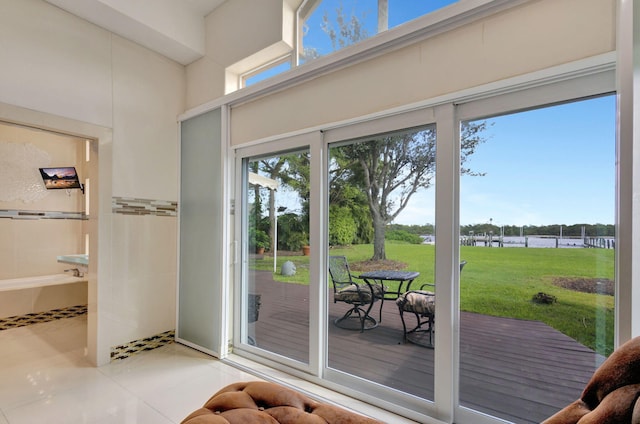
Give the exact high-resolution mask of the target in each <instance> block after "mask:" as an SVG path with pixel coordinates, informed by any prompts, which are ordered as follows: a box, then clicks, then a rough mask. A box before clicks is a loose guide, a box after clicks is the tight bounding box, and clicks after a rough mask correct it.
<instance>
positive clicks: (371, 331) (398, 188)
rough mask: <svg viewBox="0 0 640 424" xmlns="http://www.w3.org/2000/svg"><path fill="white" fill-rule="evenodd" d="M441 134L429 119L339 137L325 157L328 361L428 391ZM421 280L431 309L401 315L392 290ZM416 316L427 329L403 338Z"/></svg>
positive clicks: (391, 384) (409, 389)
mask: <svg viewBox="0 0 640 424" xmlns="http://www.w3.org/2000/svg"><path fill="white" fill-rule="evenodd" d="M435 143H436V133H435V125H433V126H427V127H422V128H418V129H412V130H405V131H399V132H394V133H388V134H380V135H376V136H371V137H366V138H362V139H357V140H353V141H349V142H340V143H333V144H330V147H329V159H328V168H329V169H328V177H329V183H328V191H329V193H328V197H329V202H328V216H329V219H328V220H329V226H328V243H329V251H328V252H329V253H328V256H329V260H328V262H329V272H328V273H327V275H328V278H327V293H328V294H327V296H328V302H327V303H328V311H327V314H328V322H327V329H328V336H327V338H328V347H327V349H328V360H327V365H328V367H329V368H330V369H332V370H337V371H340V372H342V373H344V374H346V375H350V376H356V377H359V378H361V379H365V380H367V381H370V382H374V383H377V384H380V385H383V386H386V387H388V388H391V389H394V390H398V391H401V392H403V393H408V394H411V395H414V396H418V397H420V398H422V399H428V400H433V398H434V388H433V386H434V377H433V375H434V343H433V341H434V334H433V326H432V327H429V324H433V313H434V308H435V295H434V294H433V293H434V291H435V290H436V289H435V287H434V285H433V283H434V263H435V239H434V217H435V206H434V192H435V150H436V148H435ZM424 284H427V285H425V286H424V290H425V291H424V292H423V293H422V294H421V295H420V296H423V299H426V302H427V303H428V309H429V310H428V311H427V310H425V311H423V312H424V314H418V315H417V316H416V315H415V314H414V313H412V312H408V310H407V312H405V310H403V312H404V313H403V314H402V316H401V314H400V310H401V309H400V308H399V306H398V304H397V302H396V300H397V299H398V298H399V297H401V296H402V295H403V294H404V293H405V292H407V291H409V290H417V289H421V288H422V287H421V286H422V285H424ZM381 287H384V292H381ZM372 293H373V294H372ZM413 305H414V306H415V304H413ZM421 315H422V316H421ZM417 317H418V318H420V319H421V320H422V321H423V322H426V323H425V325H424V326H423V327H421V328H420V330H422V331H416V332H411V333H410V334H408V336H407V339H405V337H404V329H403V320H404V322H405V324H406V328H407V331H410V330H411V329H414V328H415V327H416V325H417V321H416V318H417ZM436 349H437V347H436Z"/></svg>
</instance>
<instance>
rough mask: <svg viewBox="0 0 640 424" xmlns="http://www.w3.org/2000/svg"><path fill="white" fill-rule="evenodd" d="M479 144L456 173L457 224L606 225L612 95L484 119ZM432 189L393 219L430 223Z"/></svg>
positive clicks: (611, 191)
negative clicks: (463, 172)
mask: <svg viewBox="0 0 640 424" xmlns="http://www.w3.org/2000/svg"><path fill="white" fill-rule="evenodd" d="M489 122H491V123H492V124H491V126H490V127H489V129H488V130H487V131H486V137H487V141H486V142H485V143H483V144H481V145H480V146H479V147H478V149H477V151H476V152H475V154H474V155H473V156H471V157H470V158H469V161H468V163H467V165H468V166H469V167H470V168H471V169H473V170H474V171H477V172H483V173H485V175H484V176H476V177H473V176H462V177H461V182H460V185H461V190H460V192H461V193H460V223H461V224H463V225H465V224H476V223H484V222H489V220H490V219H492V220H493V223H494V224H496V225H550V224H567V225H569V224H577V223H588V224H595V223H602V224H613V223H614V219H615V216H614V212H615V96H606V97H600V98H595V99H590V100H584V101H579V102H572V103H566V104H562V105H558V106H553V107H546V108H542V109H536V110H531V111H526V112H520V113H515V114H511V115H505V116H501V117H495V118H491V119H489ZM433 213H434V205H433V190H427V191H425V192H422V193H419V194H417V195H416V197H415V198H414V199H412V202H411V205H410V206H409V207H408V208H407V209H406V210H405V211H404V212H403V213H402V214H401V215H400V216H399V218H398V219H397V220H396V222H398V223H402V224H419V225H420V224H425V223H433V222H434V219H433Z"/></svg>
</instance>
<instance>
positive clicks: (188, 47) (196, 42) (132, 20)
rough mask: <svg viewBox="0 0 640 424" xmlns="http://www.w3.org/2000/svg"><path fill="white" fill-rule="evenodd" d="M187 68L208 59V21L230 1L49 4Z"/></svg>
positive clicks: (65, 0)
mask: <svg viewBox="0 0 640 424" xmlns="http://www.w3.org/2000/svg"><path fill="white" fill-rule="evenodd" d="M46 1H47V2H48V3H51V4H53V5H55V6H58V7H60V8H61V9H64V10H66V11H67V12H69V13H72V14H74V15H76V16H79V17H81V18H83V19H85V20H87V21H89V22H91V23H94V24H96V25H98V26H100V27H102V28H104V29H106V30H108V31H110V32H113V33H114V34H118V35H120V36H121V37H124V38H127V39H129V40H131V41H134V42H136V43H138V44H140V45H143V46H145V47H147V48H149V49H151V50H154V51H156V52H158V53H160V54H163V55H165V56H167V57H169V58H170V59H173V60H175V61H177V62H179V63H181V64H183V65H187V64H189V63H191V62H193V61H195V60H197V59H199V58H201V57H202V56H203V55H204V43H205V25H204V17H205V16H207V15H208V14H209V13H211V12H212V11H213V10H214V9H215V8H217V7H218V6H220V5H221V4H222V3H224V2H225V1H227V0H138V1H135V2H132V1H131V0H46Z"/></svg>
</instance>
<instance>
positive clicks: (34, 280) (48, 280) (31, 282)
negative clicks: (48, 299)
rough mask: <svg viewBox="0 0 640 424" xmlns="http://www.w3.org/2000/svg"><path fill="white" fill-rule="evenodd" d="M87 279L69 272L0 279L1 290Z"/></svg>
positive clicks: (79, 281)
mask: <svg viewBox="0 0 640 424" xmlns="http://www.w3.org/2000/svg"><path fill="white" fill-rule="evenodd" d="M86 281H87V280H86V279H85V278H83V277H74V276H73V275H68V274H52V275H40V276H38V277H23V278H10V279H7V280H0V292H1V291H9V290H20V289H32V288H36V287H47V286H57V285H60V284H73V283H82V282H86Z"/></svg>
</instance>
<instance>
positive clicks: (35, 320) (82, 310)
mask: <svg viewBox="0 0 640 424" xmlns="http://www.w3.org/2000/svg"><path fill="white" fill-rule="evenodd" d="M86 313H87V305H77V306H69V307H67V308H60V309H52V310H50V311H45V312H35V313H32V314H26V315H16V316H13V317H8V318H0V331H2V330H10V329H12V328H18V327H24V326H27V325H32V324H41V323H43V322H49V321H55V320H58V319H64V318H73V317H77V316H80V315H85V314H86Z"/></svg>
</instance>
